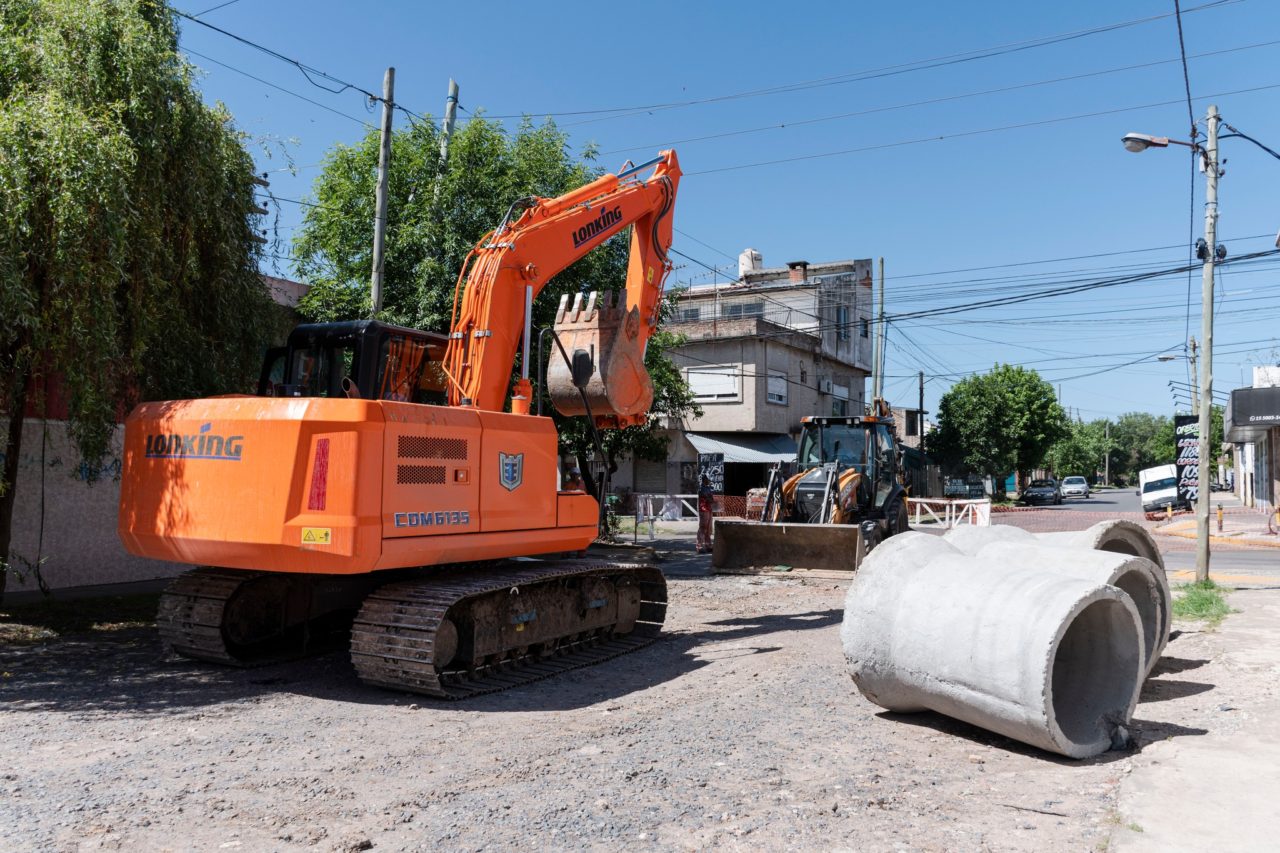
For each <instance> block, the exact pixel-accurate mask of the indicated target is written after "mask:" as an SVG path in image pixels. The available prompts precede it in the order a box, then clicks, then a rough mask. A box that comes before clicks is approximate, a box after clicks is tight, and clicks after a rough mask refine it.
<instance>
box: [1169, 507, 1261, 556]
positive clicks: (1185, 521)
mask: <svg viewBox="0 0 1280 853" xmlns="http://www.w3.org/2000/svg"><path fill="white" fill-rule="evenodd" d="M1217 508H1218V505H1217V502H1216V501H1215V502H1214V506H1213V511H1212V512H1211V513H1210V515H1209V541H1210V542H1212V543H1213V544H1215V545H1246V546H1250V547H1261V548H1280V535H1277V534H1276V533H1273V532H1272V531H1273V530H1276V529H1280V527H1277V526H1276V522H1275V520H1274V517H1272V516H1270V515H1269V513H1268V512H1267V511H1266V510H1261V509H1251V508H1247V507H1241V506H1234V507H1224V511H1223V513H1222V529H1221V530H1219V529H1218V516H1217ZM1152 532H1154V533H1156V534H1158V535H1160V536H1176V537H1178V538H1181V539H1195V538H1196V520H1195V518H1194V517H1190V516H1181V517H1176V518H1175V519H1174V520H1173V521H1170V522H1166V523H1164V524H1161V525H1158V526H1157V527H1155V528H1154V530H1153V531H1152Z"/></svg>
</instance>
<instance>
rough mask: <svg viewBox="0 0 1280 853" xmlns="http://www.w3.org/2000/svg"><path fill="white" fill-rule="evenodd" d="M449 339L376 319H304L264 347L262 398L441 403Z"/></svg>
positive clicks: (260, 389) (261, 382) (260, 392)
mask: <svg viewBox="0 0 1280 853" xmlns="http://www.w3.org/2000/svg"><path fill="white" fill-rule="evenodd" d="M447 344H448V338H447V337H446V336H444V335H440V334H435V333H432V332H422V331H419V330H417V329H407V328H404V327H402V326H393V325H391V324H389V323H381V322H378V321H377V320H354V321H347V322H340V323H306V324H303V325H301V326H298V327H297V328H295V329H294V330H293V331H292V332H291V333H290V334H289V339H288V342H287V344H286V345H285V346H283V347H273V348H272V349H270V350H268V351H267V356H266V359H265V361H264V363H263V367H262V373H261V375H260V377H259V380H258V396H260V397H347V398H354V399H362V400H395V401H399V402H409V403H426V404H432V405H444V404H445V397H446V387H445V382H446V379H445V375H444V369H443V367H442V365H441V362H442V360H443V358H444V351H445V347H446V346H447Z"/></svg>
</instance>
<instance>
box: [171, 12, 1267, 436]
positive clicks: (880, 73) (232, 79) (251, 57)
mask: <svg viewBox="0 0 1280 853" xmlns="http://www.w3.org/2000/svg"><path fill="white" fill-rule="evenodd" d="M1212 1H1213V0H1184V2H1183V8H1184V14H1183V29H1184V36H1185V41H1186V51H1187V54H1188V61H1189V77H1190V84H1191V92H1192V95H1193V97H1194V101H1193V107H1194V111H1195V115H1196V117H1197V118H1203V116H1204V113H1205V109H1206V107H1207V105H1208V104H1209V103H1210V100H1212V101H1213V102H1215V103H1217V104H1218V105H1219V107H1220V109H1221V112H1222V115H1223V118H1224V119H1225V120H1226V121H1227V122H1230V123H1231V124H1233V125H1234V126H1236V127H1237V128H1238V129H1239V130H1241V131H1243V132H1244V133H1247V134H1249V135H1250V136H1253V137H1255V138H1256V139H1258V140H1260V141H1262V142H1263V143H1265V144H1267V145H1269V146H1270V147H1272V148H1275V149H1280V110H1278V109H1277V106H1278V105H1280V62H1277V60H1278V59H1280V4H1278V3H1274V2H1271V0H1234V2H1226V3H1221V4H1219V5H1214V6H1212V7H1211V8H1205V9H1201V10H1199V11H1193V10H1196V9H1197V8H1198V7H1201V6H1206V5H1209V4H1211V3H1212ZM216 5H218V0H201V2H199V3H196V2H194V0H184V2H180V3H179V5H178V7H179V8H181V9H182V10H183V11H186V12H189V13H192V14H197V13H200V12H203V11H204V10H206V9H209V8H210V7H213V6H216ZM1172 10H1173V0H1132V2H1126V3H1116V2H1103V0H1078V2H1072V3H1027V2H1025V0H1020V1H1019V0H1008V2H1006V0H985V2H980V3H965V4H962V3H955V2H941V0H935V2H916V3H909V4H907V3H900V4H871V3H848V2H845V3H818V2H809V3H805V4H780V3H765V2H759V3H756V2H740V3H732V4H730V3H697V2H688V0H686V2H683V3H669V2H650V3H647V4H643V5H637V4H599V5H589V4H583V3H581V2H577V3H554V2H552V3H542V4H512V3H503V2H491V3H485V4H466V5H462V4H427V3H416V2H377V3H365V4H359V5H357V4H351V3H339V2H325V1H322V2H314V1H313V2H304V0H278V2H271V3H266V2H262V0H238V2H232V3H230V4H229V5H226V6H225V7H223V8H220V9H215V10H214V11H210V12H208V14H206V15H203V16H202V20H205V21H207V22H208V23H210V24H213V25H216V26H218V27H221V28H223V29H225V30H228V31H230V32H232V33H235V34H237V35H240V36H243V37H245V38H247V39H250V40H252V41H255V42H258V43H260V44H263V45H266V46H268V47H270V48H272V49H274V50H276V51H278V52H280V53H282V54H285V55H286V56H289V57H291V58H295V59H298V60H300V61H302V62H304V63H306V64H308V65H310V66H313V67H317V68H320V69H323V70H324V71H326V72H328V73H330V74H332V75H333V76H334V77H337V78H340V79H342V80H345V81H349V82H351V83H354V84H356V85H358V86H360V87H362V88H364V89H367V90H370V91H378V90H380V87H381V81H382V75H383V71H384V69H385V68H386V67H387V66H388V65H394V66H395V67H396V100H397V101H398V102H400V103H402V104H404V105H405V106H406V107H408V108H409V109H411V110H413V111H414V112H417V113H424V114H425V113H429V114H431V115H433V116H438V115H439V114H440V113H441V111H442V108H443V104H444V99H445V92H446V87H447V83H448V79H449V78H450V77H453V78H454V79H456V80H457V81H458V83H459V85H460V86H461V99H460V100H461V104H462V105H463V108H464V109H463V111H461V112H460V114H459V115H460V118H461V119H462V120H465V119H466V118H467V117H468V116H469V115H471V114H475V113H479V112H483V113H486V114H488V115H490V116H512V117H513V118H511V119H510V120H508V122H507V123H508V124H509V125H510V126H514V124H515V122H517V121H518V118H515V117H518V116H519V115H521V114H523V113H530V114H532V115H533V116H535V117H541V116H545V115H553V116H555V118H556V121H557V122H558V123H559V124H560V125H561V126H562V127H563V128H565V129H566V130H568V131H569V132H570V133H571V135H572V140H573V143H574V144H575V146H578V147H579V149H580V148H581V147H582V146H585V145H588V144H595V145H597V146H598V148H599V150H600V151H601V152H602V154H601V156H600V158H599V161H598V162H599V164H600V165H602V166H604V167H605V168H608V169H611V170H612V169H616V168H617V166H618V165H619V164H620V163H622V162H623V161H624V160H625V159H627V158H632V159H634V160H636V161H637V162H639V161H640V160H642V159H647V158H648V157H649V156H652V154H653V153H655V152H656V151H657V150H658V149H659V148H662V147H668V146H670V145H672V144H674V145H675V147H676V149H677V151H678V153H679V155H680V160H681V164H682V167H683V168H684V170H685V175H686V176H685V178H684V180H683V182H682V183H681V188H680V198H679V201H678V204H677V209H676V228H677V229H678V233H677V236H676V242H675V248H676V249H678V250H679V251H681V252H683V253H684V254H686V255H688V256H691V257H692V258H695V259H697V262H693V261H683V259H678V260H681V261H682V262H683V266H682V267H680V268H678V269H677V271H676V274H675V276H674V281H681V282H691V283H693V284H705V283H707V282H709V281H710V280H711V273H710V272H709V271H708V270H707V269H705V268H704V267H703V266H700V265H699V263H698V262H700V263H701V264H705V265H708V266H719V267H721V268H722V269H724V270H732V269H734V268H735V267H734V260H733V259H734V258H735V257H736V255H737V253H738V252H739V251H741V250H742V249H743V248H745V247H747V246H751V247H753V248H756V249H758V250H760V251H761V252H762V253H763V255H764V260H765V264H766V265H767V266H780V265H782V264H784V263H785V262H787V261H791V260H800V259H803V260H808V261H812V262H819V261H825V260H835V259H842V258H861V257H873V258H874V257H880V256H883V257H884V258H885V265H886V277H887V290H888V297H887V302H888V306H887V307H888V313H889V314H890V315H893V314H895V313H901V312H907V311H920V310H927V309H937V308H944V307H947V306H954V305H958V304H961V303H966V302H972V301H976V300H980V299H984V298H988V297H991V296H1015V295H1019V294H1025V293H1027V292H1031V291H1035V290H1038V289H1042V288H1045V287H1051V286H1054V285H1055V284H1058V283H1061V282H1064V281H1072V282H1074V281H1077V280H1078V281H1080V282H1082V283H1084V282H1091V281H1096V280H1100V279H1105V278H1110V277H1114V276H1117V275H1123V274H1129V273H1136V272H1144V271H1154V270H1162V269H1169V268H1173V267H1177V266H1179V265H1182V264H1185V263H1186V262H1187V244H1188V238H1189V236H1190V235H1189V228H1193V229H1194V236H1200V234H1201V232H1202V228H1203V197H1204V179H1203V176H1202V175H1200V174H1199V173H1196V174H1195V176H1194V185H1195V193H1196V196H1195V203H1194V204H1195V206H1194V225H1192V223H1191V217H1192V215H1193V211H1192V208H1191V203H1192V202H1191V195H1190V193H1191V186H1192V171H1191V164H1190V162H1189V160H1190V156H1189V154H1188V152H1187V151H1186V150H1185V149H1179V148H1173V147H1171V148H1169V149H1167V150H1153V151H1149V152H1146V153H1144V154H1141V155H1134V154H1129V153H1127V152H1125V151H1124V149H1123V148H1122V147H1121V145H1120V142H1119V137H1120V136H1121V135H1122V134H1124V133H1125V132H1127V131H1131V130H1134V131H1141V132H1146V133H1152V134H1157V135H1167V136H1171V137H1174V138H1182V139H1185V138H1187V136H1188V133H1189V129H1188V122H1189V120H1188V115H1187V105H1186V103H1185V89H1184V84H1183V76H1182V66H1181V64H1180V63H1179V62H1177V61H1171V60H1177V57H1178V32H1177V26H1176V23H1175V21H1174V19H1173V17H1172V16H1171V14H1170V13H1171V12H1172ZM1161 16H1163V17H1161ZM1144 19H1152V20H1144ZM1130 22H1139V23H1130ZM1117 24H1129V25H1127V26H1120V27H1116V28H1114V29H1110V30H1109V31H1106V32H1101V33H1085V32H1083V31H1089V30H1094V29H1097V28H1100V27H1108V26H1112V25H1117ZM1068 33H1077V34H1079V35H1078V37H1075V38H1071V39H1067V40H1063V41H1059V42H1057V43H1054V44H1049V45H1037V44H1027V43H1028V42H1031V41H1032V40H1038V39H1046V38H1047V37H1057V36H1063V35H1064V34H1068ZM181 44H182V47H183V49H184V50H186V51H188V55H189V58H190V60H191V61H192V63H193V64H195V65H196V66H198V67H199V68H200V69H202V71H203V72H204V76H203V77H202V78H201V80H200V86H201V88H202V90H203V91H204V93H205V96H206V98H207V99H208V100H210V101H213V100H220V101H222V102H224V103H225V104H226V105H227V106H228V107H229V109H230V110H231V111H232V113H233V114H234V115H235V117H236V120H237V122H238V124H239V126H240V127H241V128H242V129H244V130H245V131H247V132H249V133H250V134H253V135H255V136H257V137H262V138H266V139H272V140H277V141H278V142H279V143H280V144H283V145H284V146H285V147H287V149H288V150H289V154H290V157H291V158H292V160H293V162H294V164H296V166H297V167H299V168H298V172H297V175H296V176H295V175H291V174H289V173H288V172H283V171H275V172H273V174H272V189H273V190H274V191H275V193H277V194H278V195H279V196H282V197H285V198H294V199H303V198H305V197H306V194H307V192H308V190H309V187H310V183H311V181H312V180H313V179H314V178H315V176H316V174H317V170H316V168H314V164H317V163H319V162H320V160H321V158H322V157H323V155H324V152H325V151H326V150H327V149H328V148H329V147H331V146H332V145H333V144H335V143H338V142H346V143H350V142H353V141H355V140H356V139H358V138H359V137H360V136H361V135H362V134H363V132H364V131H365V129H366V128H365V124H363V123H369V124H376V123H377V121H378V115H377V112H376V111H371V110H370V109H369V108H368V107H367V104H366V103H365V102H364V98H363V97H362V96H360V95H359V94H358V93H356V92H353V91H347V92H343V93H338V94H335V93H331V92H327V91H324V90H323V89H321V88H318V87H316V86H313V85H312V84H311V83H309V82H308V81H307V79H306V78H305V77H303V75H302V74H301V73H300V72H299V71H298V70H297V69H295V68H293V67H292V66H290V65H288V64H286V63H283V62H281V61H279V60H277V59H274V58H271V57H269V56H267V55H265V54H263V53H261V52H259V51H256V50H253V49H252V48H249V47H246V46H244V45H242V44H240V43H237V42H236V41H234V40H233V39H231V38H228V37H227V36H225V35H222V34H219V33H216V32H213V31H210V30H207V29H206V28H204V27H201V26H199V25H198V24H194V23H191V22H183V23H182V41H181ZM988 49H996V50H988ZM979 53H981V54H985V53H995V54H997V55H992V56H980V57H979V56H976V54H979ZM1201 54H1211V55H1205V56H1201ZM932 60H943V61H944V62H945V64H941V65H939V67H933V68H916V65H918V64H925V65H937V64H938V63H936V62H931V61H932ZM219 63H221V64H219ZM226 66H230V68H228V67H226ZM1134 66H1140V67H1134ZM232 68H234V69H236V70H231V69H232ZM1117 69H1124V70H1117ZM865 72H873V74H871V75H869V74H867V73H865ZM886 72H891V73H886ZM245 75H252V76H253V77H256V78H259V79H257V80H255V79H251V78H250V77H248V76H245ZM1061 78H1074V79H1061ZM264 81H265V82H264ZM1047 81H1056V82H1047ZM268 84H271V85H274V86H277V87H282V88H283V89H287V90H290V92H292V93H295V94H289V93H286V92H282V91H280V90H279V89H276V88H271V85H268ZM796 84H799V85H796ZM1013 87H1017V88H1013ZM779 88H781V89H782V90H781V91H778V90H779ZM994 89H1004V90H1005V91H1001V92H992V91H991V90H994ZM760 90H767V91H766V92H764V93H760ZM1244 90H1253V91H1244ZM752 93H757V94H752ZM979 93H985V94H979ZM296 95H301V96H304V97H305V98H307V99H309V101H310V102H309V101H308V100H302V99H301V98H299V97H296ZM725 96H734V97H725ZM1208 96H1213V97H1212V98H1210V97H1208ZM709 99H714V100H709ZM690 101H700V103H692V104H687V103H686V102H690ZM311 102H315V103H311ZM922 102H928V103H922ZM1165 102H1169V103H1165ZM673 104H675V106H672V105H673ZM1152 104H1163V105H1158V106H1147V105H1152ZM655 105H659V106H655ZM632 107H636V108H640V109H624V108H632ZM606 110H611V111H610V112H602V111H606ZM1059 119H1063V120H1059ZM403 120H404V119H403V117H402V116H400V117H397V122H399V121H403ZM780 125H781V127H780ZM1015 125H1029V126H1024V127H1012V126H1015ZM1224 132H1225V130H1224ZM701 137H715V138H710V139H703V138H701ZM271 147H272V146H268V147H267V149H266V150H270V149H271ZM851 149H861V150H856V151H852V150H851ZM835 152H848V153H835ZM1222 154H1223V155H1224V156H1226V157H1227V158H1228V161H1229V162H1227V164H1226V167H1225V168H1226V174H1225V176H1224V177H1223V179H1222V182H1221V187H1220V199H1219V200H1220V209H1221V218H1220V223H1219V241H1220V242H1225V244H1226V245H1227V248H1228V251H1229V252H1230V255H1231V256H1232V257H1234V256H1238V255H1241V254H1244V253H1246V252H1254V251H1262V250H1266V249H1270V248H1273V246H1274V242H1275V235H1276V232H1277V230H1280V205H1277V204H1276V203H1275V199H1276V197H1277V193H1276V188H1277V186H1278V185H1280V160H1275V159H1272V158H1271V157H1269V156H1268V155H1266V154H1265V153H1263V152H1262V151H1260V150H1258V149H1256V148H1254V147H1253V146H1252V145H1250V144H1248V143H1247V142H1245V141H1244V140H1241V139H1230V140H1225V141H1224V143H1223V146H1222ZM770 161H779V162H770ZM259 162H260V166H261V168H262V169H263V170H276V169H280V168H281V167H282V166H283V165H284V164H283V162H282V160H281V159H280V157H279V154H278V152H277V153H275V154H274V156H272V157H268V156H266V154H261V155H260V156H259ZM765 163H768V164H767V165H757V164H765ZM739 167H742V168H739ZM299 220H300V211H299V208H298V207H297V206H296V205H293V204H289V203H285V204H282V205H281V209H280V222H281V227H282V228H283V229H285V233H286V234H288V233H292V230H291V229H292V228H293V227H294V226H296V224H297V223H298V221H299ZM1087 256H1090V257H1087ZM1059 259H1060V260H1059ZM1046 260H1049V261H1051V262H1050V263H1039V262H1041V261H1046ZM279 263H280V264H281V267H280V270H279V271H280V273H281V274H285V275H288V274H289V273H290V268H289V265H288V262H287V260H286V261H280V262H279ZM1277 263H1280V261H1276V260H1274V259H1271V258H1268V259H1264V260H1262V261H1259V262H1256V263H1255V264H1253V265H1251V266H1249V267H1247V268H1246V267H1244V266H1243V265H1242V266H1241V267H1237V268H1235V269H1232V268H1230V267H1228V268H1226V269H1225V270H1224V271H1223V274H1222V277H1221V278H1220V284H1221V285H1222V288H1221V289H1220V291H1219V294H1218V300H1219V311H1220V317H1219V320H1218V322H1217V324H1216V327H1215V352H1216V356H1215V371H1214V374H1215V389H1217V390H1220V391H1227V390H1229V389H1230V388H1232V387H1237V386H1239V385H1240V384H1242V379H1243V382H1244V384H1248V376H1249V365H1250V364H1252V363H1258V362H1262V363H1275V362H1276V360H1277V358H1278V357H1280V349H1277V348H1280V301H1278V298H1280V281H1278V280H1277V266H1276V264H1277ZM1187 295H1188V279H1187V276H1186V274H1181V275H1177V276H1171V277H1164V278H1157V279H1151V280H1147V281H1142V282H1134V283H1129V284H1122V285H1118V286H1115V287H1107V288H1101V289H1096V290H1092V291H1086V292H1083V293H1079V294H1075V295H1068V296H1059V297H1055V298H1052V299H1040V300H1036V301H1030V302H1026V303H1024V304H1020V305H1006V306H998V307H988V308H982V309H980V310H974V311H969V312H964V313H955V314H949V315H943V316H935V317H927V318H919V319H915V320H901V321H899V322H895V323H893V324H892V325H891V327H890V333H889V334H890V347H889V352H888V363H887V367H886V373H887V375H888V379H887V383H886V384H887V389H888V392H889V396H890V397H891V399H893V400H894V401H895V402H899V403H908V404H910V403H912V402H913V401H914V400H915V398H916V378H915V376H916V372H917V371H918V370H924V372H925V375H926V377H928V378H929V381H928V384H927V385H926V406H927V407H928V408H930V409H933V408H935V407H936V403H937V399H938V397H939V395H940V394H941V393H943V392H944V391H945V390H946V389H947V388H948V387H949V386H950V384H951V383H952V382H953V381H955V379H956V378H958V377H959V376H962V375H964V374H965V373H966V372H969V371H984V370H986V369H988V368H989V367H990V366H991V365H992V364H993V363H995V362H997V361H1002V362H1009V363H1021V364H1027V365H1028V366H1030V367H1034V368H1036V369H1037V370H1040V371H1041V373H1042V375H1043V376H1044V377H1045V378H1046V379H1048V380H1050V381H1051V382H1054V383H1055V385H1056V384H1061V388H1062V402H1063V404H1064V405H1065V406H1067V407H1068V408H1069V409H1071V410H1072V411H1073V413H1074V412H1075V411H1077V410H1078V412H1079V414H1080V415H1081V416H1082V417H1084V418H1085V419H1091V418H1094V417H1102V416H1112V417H1114V416H1115V415H1117V414H1119V413H1121V412H1125V411H1133V410H1142V411H1151V412H1156V413H1164V414H1168V413H1171V412H1172V410H1173V405H1174V403H1173V398H1172V396H1171V393H1170V389H1169V387H1168V385H1167V383H1168V382H1169V381H1170V380H1172V381H1175V382H1184V383H1185V382H1186V381H1187V364H1186V361H1185V359H1184V358H1183V357H1182V356H1183V350H1182V347H1183V345H1184V344H1185V341H1186V334H1187V332H1188V329H1189V331H1190V334H1192V335H1195V336H1196V337H1197V338H1199V337H1200V308H1199V306H1200V273H1199V271H1198V270H1197V271H1196V272H1195V273H1194V275H1193V277H1192V281H1191V310H1190V313H1189V314H1188V311H1187ZM1161 351H1167V352H1169V353H1171V354H1174V355H1177V356H1178V358H1177V359H1175V360H1173V361H1168V362H1157V361H1156V360H1155V359H1154V357H1153V356H1154V354H1155V353H1157V352H1161ZM1126 362H1136V363H1134V364H1129V365H1126V366H1122V367H1121V366H1119V365H1122V364H1124V363H1126ZM1084 374H1092V375H1084Z"/></svg>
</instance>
